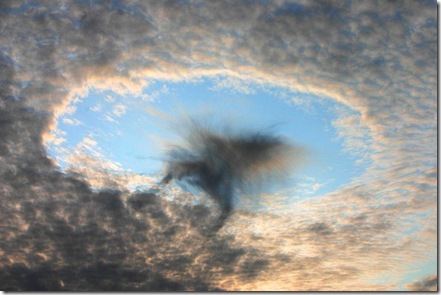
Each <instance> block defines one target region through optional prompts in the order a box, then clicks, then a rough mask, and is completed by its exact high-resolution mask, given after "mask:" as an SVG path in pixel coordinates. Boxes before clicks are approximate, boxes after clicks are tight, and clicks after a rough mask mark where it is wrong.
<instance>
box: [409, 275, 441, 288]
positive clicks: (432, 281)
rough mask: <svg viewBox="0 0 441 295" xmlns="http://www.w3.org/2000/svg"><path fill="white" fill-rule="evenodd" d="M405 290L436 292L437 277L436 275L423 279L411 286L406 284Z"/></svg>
mask: <svg viewBox="0 0 441 295" xmlns="http://www.w3.org/2000/svg"><path fill="white" fill-rule="evenodd" d="M406 288H407V289H408V290H409V291H438V277H437V275H431V276H428V277H425V278H423V279H421V280H418V281H416V282H413V283H411V284H406Z"/></svg>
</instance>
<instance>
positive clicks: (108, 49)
mask: <svg viewBox="0 0 441 295" xmlns="http://www.w3.org/2000/svg"><path fill="white" fill-rule="evenodd" d="M436 10H437V7H436V2H435V1H365V0H363V1H293V2H285V1H237V0H234V1H120V2H119V1H1V2H0V69H1V70H0V89H1V91H0V97H1V100H0V196H1V199H2V206H1V208H0V224H1V227H0V236H1V237H2V240H1V241H0V261H1V262H0V265H1V266H0V289H2V290H32V291H36V290H87V291H94V290H96V291H105V290H142V291H146V290H221V289H225V290H353V291H360V290H396V289H399V288H400V285H399V284H400V282H402V280H403V279H405V277H406V274H408V273H410V272H412V270H413V269H415V268H420V267H421V264H422V263H425V262H428V261H431V260H434V259H436V251H437V248H436V246H437V243H436V237H437V223H436V221H437V220H436V217H437V206H436V204H437V199H436V198H437V192H436V188H437V187H436V186H437V166H436V163H437V161H436V160H437V149H436V148H437V145H436V132H437V125H436V124H437V120H436V118H437V98H436V97H437V96H436V85H437V84H436V83H437V82H436V77H437V72H436V60H437V43H436V42H437V37H436V36H437V32H436V31H437V30H436V28H437V17H436ZM219 75H221V76H224V77H228V78H227V79H226V80H224V83H227V84H228V83H230V85H234V84H235V83H236V82H237V81H245V82H250V83H251V82H252V83H258V84H271V85H277V86H281V87H285V88H287V89H289V90H292V91H301V92H308V93H314V94H317V95H323V96H327V97H331V98H332V99H334V100H335V101H338V102H341V103H343V104H345V105H346V106H348V107H350V108H351V109H353V110H355V111H356V112H357V114H358V115H356V116H354V115H351V116H349V115H346V114H344V113H342V114H341V116H340V117H339V118H338V119H337V120H336V121H335V122H334V125H335V127H336V128H337V130H338V131H339V132H340V135H341V136H342V137H343V138H344V140H345V148H346V149H347V150H348V151H352V152H353V153H360V150H361V151H363V152H362V154H361V155H359V157H363V158H364V160H365V161H366V162H367V163H369V167H368V168H367V170H366V171H365V172H364V173H363V175H361V176H360V177H358V178H357V179H355V180H353V181H352V182H351V183H350V184H347V185H346V186H344V187H343V188H342V189H339V190H338V191H334V192H332V193H329V194H327V195H324V196H320V197H317V198H314V199H304V200H302V201H299V202H297V203H296V204H295V206H286V207H285V206H283V202H277V197H281V198H283V196H279V195H278V196H269V197H268V198H266V199H265V200H263V202H264V204H265V206H266V207H267V208H269V209H268V210H267V211H265V212H260V211H252V210H245V209H243V210H238V211H236V212H233V213H232V216H231V218H230V219H229V220H228V222H227V223H226V224H225V226H224V227H223V228H222V229H221V230H220V231H219V233H218V234H216V235H215V236H210V237H207V236H206V235H205V233H206V231H207V228H206V226H207V225H210V224H213V222H215V221H216V218H217V217H218V216H219V208H218V207H217V206H216V204H214V203H213V202H212V200H210V199H204V198H201V199H198V200H197V202H190V201H189V200H191V199H197V198H198V197H197V196H193V195H191V194H190V193H185V192H182V191H179V190H176V189H175V188H173V187H162V186H155V185H153V184H152V185H151V187H150V188H146V189H145V190H143V191H138V192H130V191H129V190H128V189H127V187H126V186H125V185H124V183H127V182H130V179H134V178H137V181H144V180H145V181H146V182H149V183H153V181H152V180H149V179H145V178H143V176H139V175H122V174H119V175H114V174H110V173H109V171H110V170H112V171H115V170H118V169H122V168H121V167H119V168H118V167H112V166H111V163H110V164H109V163H108V165H106V164H105V163H104V164H103V163H102V162H99V164H97V165H98V166H99V167H100V168H101V169H93V170H91V169H86V167H95V168H97V167H98V166H97V165H95V166H94V163H93V161H95V160H96V158H95V159H93V158H90V159H88V158H84V157H83V158H81V159H82V163H83V165H84V167H80V168H81V169H83V168H84V169H83V170H81V169H80V170H79V171H71V173H67V172H61V171H59V170H58V169H57V168H56V165H55V163H54V160H52V159H50V158H49V157H48V155H47V153H46V150H45V143H48V142H55V143H56V142H57V140H58V141H59V140H62V135H60V134H58V133H57V132H56V130H57V126H56V122H57V121H56V118H57V116H59V115H61V114H63V113H65V112H69V111H71V110H70V108H71V106H72V103H73V102H74V101H75V100H76V99H78V98H79V97H85V96H86V94H87V91H88V89H90V88H95V89H102V90H105V89H110V90H112V91H115V92H117V93H120V94H122V95H130V96H140V95H141V94H142V89H143V87H145V86H146V85H148V83H149V80H152V79H165V80H172V81H181V80H191V79H194V78H198V77H202V76H213V77H218V76H219ZM245 85H246V84H245ZM124 112H125V108H124V106H123V105H122V106H121V107H118V108H117V109H115V112H114V117H118V115H121V114H123V113H124ZM353 126H360V128H354V127H353ZM93 146H94V144H93V140H85V141H84V146H83V147H84V148H89V149H92V150H93ZM365 146H367V147H368V148H365ZM361 147H362V148H361ZM360 148H361V149H360ZM98 152H99V151H97V153H98ZM75 156H77V157H81V156H82V154H81V153H78V154H77V155H72V157H75ZM98 158H99V157H98ZM74 159H75V158H73V160H74ZM73 160H72V161H73ZM86 170H87V171H86ZM93 181H95V182H96V181H98V182H99V185H97V186H98V187H100V188H101V190H93V189H92V187H91V182H93ZM97 186H94V187H97ZM167 196H173V198H170V197H167ZM281 204H282V205H281ZM433 271H434V273H433V274H432V275H434V276H430V277H427V278H421V280H420V281H417V280H415V279H412V280H411V281H408V282H404V284H406V285H405V287H406V288H408V289H409V290H423V289H432V290H433V289H434V288H435V289H436V288H437V287H436V281H437V278H436V274H435V270H433Z"/></svg>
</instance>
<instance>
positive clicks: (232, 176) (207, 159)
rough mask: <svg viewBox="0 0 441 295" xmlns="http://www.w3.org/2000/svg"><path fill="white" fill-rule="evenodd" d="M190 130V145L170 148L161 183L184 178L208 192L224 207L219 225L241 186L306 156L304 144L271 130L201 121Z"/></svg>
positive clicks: (285, 170)
mask: <svg viewBox="0 0 441 295" xmlns="http://www.w3.org/2000/svg"><path fill="white" fill-rule="evenodd" d="M187 133H188V138H186V143H187V147H176V148H173V149H172V150H171V151H169V153H168V154H169V159H168V164H167V169H166V175H165V177H164V178H163V180H162V183H164V184H167V183H168V182H170V180H172V179H177V180H181V179H183V180H185V181H186V182H187V183H189V184H190V185H193V186H195V187H198V188H200V189H202V190H203V191H204V192H206V193H207V194H208V195H209V196H210V197H211V198H212V199H213V200H214V201H216V203H217V204H218V205H219V206H220V209H221V216H220V217H219V224H218V225H217V226H216V229H219V228H220V227H222V226H223V224H224V222H225V220H226V219H227V218H228V216H229V215H230V213H231V211H232V209H233V198H234V195H235V192H236V191H237V190H238V189H240V188H243V187H244V185H247V184H250V183H252V182H255V181H256V179H257V180H262V179H269V178H271V176H272V175H273V176H276V175H279V176H284V175H286V174H287V173H288V171H289V169H290V168H292V165H293V164H294V163H295V162H300V159H302V158H303V156H304V155H303V154H304V153H303V151H302V149H301V148H299V147H298V148H295V147H294V146H291V145H289V144H288V143H287V142H285V141H284V140H283V139H282V138H278V137H276V136H273V135H268V134H262V133H248V132H246V133H245V132H244V133H243V134H237V135H234V134H228V133H225V134H220V133H215V132H213V131H211V130H208V129H206V128H204V127H202V126H200V125H199V124H194V125H193V126H192V128H191V130H189V131H188V132H187ZM290 164H291V165H290ZM254 193H256V192H254Z"/></svg>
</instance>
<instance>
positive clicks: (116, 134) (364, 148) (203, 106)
mask: <svg viewBox="0 0 441 295" xmlns="http://www.w3.org/2000/svg"><path fill="white" fill-rule="evenodd" d="M188 118H194V119H196V120H198V121H200V122H203V123H207V125H209V126H211V127H213V126H214V127H215V128H216V127H219V128H223V127H225V126H226V127H228V128H233V129H234V128H238V130H252V131H257V132H265V133H270V134H276V135H280V136H282V137H284V138H286V139H288V140H289V141H290V142H291V143H293V144H296V145H299V146H302V147H305V148H306V149H307V150H309V151H310V152H309V156H308V159H307V162H306V164H305V165H303V166H302V167H300V168H299V169H297V170H296V171H294V173H293V174H292V176H291V178H290V180H289V181H287V182H285V183H283V185H282V186H281V187H277V188H271V189H273V190H274V189H275V190H277V191H279V192H283V193H284V194H286V195H289V196H291V197H293V198H295V197H298V198H304V197H313V196H318V195H322V194H325V193H328V192H331V191H334V190H335V189H337V188H339V187H341V186H343V185H345V184H348V183H350V182H351V180H352V179H354V178H356V177H358V176H360V175H361V174H362V172H363V171H364V170H365V169H366V167H367V165H368V164H369V159H368V155H369V146H370V138H369V136H368V130H367V128H365V127H364V126H362V124H361V123H360V122H361V121H360V115H359V113H357V112H356V111H354V110H352V109H350V108H349V107H347V106H344V105H342V104H340V103H338V102H336V101H335V100H332V99H331V98H329V97H321V96H316V95H313V94H308V93H299V92H293V91H290V90H288V89H286V88H280V87H277V86H273V85H261V84H257V83H253V82H249V81H246V80H241V79H238V78H233V77H229V76H215V77H202V78H199V79H196V80H192V81H181V82H176V81H173V82H171V81H164V80H153V81H150V83H149V86H148V87H146V88H145V89H144V91H143V94H142V95H141V96H137V97H134V96H121V95H120V94H117V93H115V92H112V91H110V90H109V91H101V90H100V91H98V90H95V89H93V88H91V89H90V90H89V92H88V95H87V97H83V98H81V99H80V100H78V102H76V104H75V105H73V107H72V108H71V111H70V112H69V113H65V114H63V115H62V116H60V117H59V118H58V122H57V123H58V124H57V126H58V128H57V130H55V133H56V134H55V136H58V137H59V138H60V140H59V141H58V142H57V144H55V142H52V143H51V144H49V145H48V152H49V155H50V156H51V157H52V158H54V159H56V161H57V163H58V164H59V165H60V168H61V169H62V170H68V169H71V170H72V169H73V170H74V171H75V170H77V171H78V172H81V173H85V172H86V174H87V171H88V170H94V172H97V171H101V172H102V173H109V174H110V175H112V174H113V175H115V174H124V173H132V174H136V175H145V176H149V177H151V178H152V179H154V178H155V176H158V174H160V173H161V172H162V168H163V160H164V151H165V149H167V147H169V145H170V144H172V143H174V142H176V141H178V140H179V133H180V130H179V129H180V128H181V127H182V126H181V125H180V123H182V122H183V120H185V119H188ZM139 181H141V182H142V181H143V179H142V178H141V179H139ZM138 185H142V184H140V183H138ZM136 187H137V186H136V185H134V187H132V189H133V188H136Z"/></svg>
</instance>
